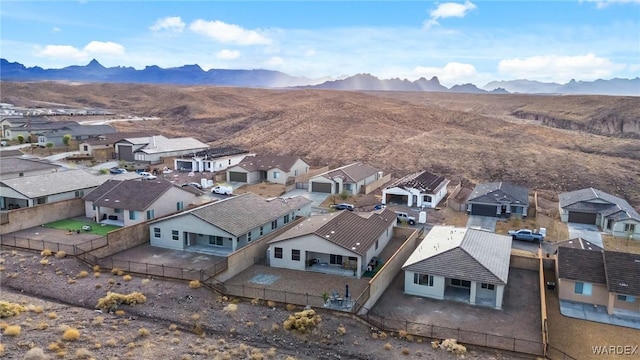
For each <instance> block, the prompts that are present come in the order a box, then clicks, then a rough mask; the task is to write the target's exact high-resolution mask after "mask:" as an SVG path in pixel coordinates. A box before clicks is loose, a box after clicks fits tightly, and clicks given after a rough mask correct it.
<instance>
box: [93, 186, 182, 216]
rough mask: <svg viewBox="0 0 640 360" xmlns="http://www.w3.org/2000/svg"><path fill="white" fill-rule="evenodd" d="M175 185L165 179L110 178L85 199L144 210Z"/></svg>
mask: <svg viewBox="0 0 640 360" xmlns="http://www.w3.org/2000/svg"><path fill="white" fill-rule="evenodd" d="M173 186H175V185H173V184H172V183H170V182H168V181H166V180H163V179H156V180H123V181H119V180H108V181H107V182H105V183H104V184H102V185H101V186H99V187H98V188H96V189H95V190H94V191H92V192H91V193H89V194H87V195H86V196H85V197H84V198H83V199H84V200H88V201H92V202H93V204H94V205H97V206H104V207H109V208H115V209H126V210H135V211H143V210H145V209H147V208H148V207H149V206H151V204H153V202H154V201H156V200H157V199H158V198H160V197H161V196H162V195H163V194H164V193H165V192H167V191H168V190H169V189H171V188H172V187H173ZM176 187H177V186H176ZM177 188H179V187H177ZM180 189H181V190H182V188H180ZM94 192H96V194H94Z"/></svg>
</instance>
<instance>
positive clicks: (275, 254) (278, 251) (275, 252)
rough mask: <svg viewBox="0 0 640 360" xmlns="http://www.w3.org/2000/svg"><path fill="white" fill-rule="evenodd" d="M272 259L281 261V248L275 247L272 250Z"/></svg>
mask: <svg viewBox="0 0 640 360" xmlns="http://www.w3.org/2000/svg"><path fill="white" fill-rule="evenodd" d="M273 257H275V258H276V259H282V248H280V247H277V248H274V249H273Z"/></svg>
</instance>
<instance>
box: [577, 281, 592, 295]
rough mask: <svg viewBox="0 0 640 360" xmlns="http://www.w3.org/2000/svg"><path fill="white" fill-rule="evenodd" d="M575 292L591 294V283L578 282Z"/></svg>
mask: <svg viewBox="0 0 640 360" xmlns="http://www.w3.org/2000/svg"><path fill="white" fill-rule="evenodd" d="M573 292H574V293H576V294H580V295H585V296H591V284H590V283H583V282H576V284H575V286H574V288H573Z"/></svg>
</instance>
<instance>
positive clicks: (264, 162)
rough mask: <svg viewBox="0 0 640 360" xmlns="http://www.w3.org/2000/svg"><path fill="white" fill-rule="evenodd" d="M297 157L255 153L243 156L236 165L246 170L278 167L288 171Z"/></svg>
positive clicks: (265, 169) (266, 169)
mask: <svg viewBox="0 0 640 360" xmlns="http://www.w3.org/2000/svg"><path fill="white" fill-rule="evenodd" d="M298 159H299V157H297V156H289V155H256V156H245V158H244V159H242V161H240V162H239V163H238V165H237V166H240V167H241V168H243V169H245V170H247V171H258V170H262V171H268V170H271V169H280V170H284V171H286V172H289V171H290V170H291V168H292V167H293V165H295V163H296V161H298Z"/></svg>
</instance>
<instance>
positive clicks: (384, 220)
mask: <svg viewBox="0 0 640 360" xmlns="http://www.w3.org/2000/svg"><path fill="white" fill-rule="evenodd" d="M395 221H396V214H395V213H394V212H393V211H391V210H388V209H383V210H380V211H376V212H371V213H367V214H362V216H361V215H358V213H353V212H351V211H346V210H343V211H340V212H336V213H329V214H323V215H314V216H312V217H311V218H309V219H307V220H305V221H304V222H302V223H300V224H299V225H298V226H296V227H295V228H293V229H291V230H288V231H286V232H285V233H283V234H281V235H280V236H278V237H276V238H275V239H273V240H272V241H271V242H272V243H273V242H279V241H284V240H287V239H291V238H295V237H299V236H303V235H308V234H315V235H317V236H319V237H321V238H323V239H325V240H327V241H330V242H332V243H334V244H336V245H338V246H340V247H343V248H345V249H347V250H349V251H352V252H354V253H356V254H358V255H365V254H366V252H367V250H369V249H370V248H371V246H373V244H375V242H376V240H377V239H378V238H379V237H380V235H382V233H383V232H385V231H386V229H387V228H388V227H389V226H390V225H391V224H394V223H395Z"/></svg>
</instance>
